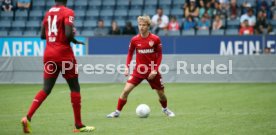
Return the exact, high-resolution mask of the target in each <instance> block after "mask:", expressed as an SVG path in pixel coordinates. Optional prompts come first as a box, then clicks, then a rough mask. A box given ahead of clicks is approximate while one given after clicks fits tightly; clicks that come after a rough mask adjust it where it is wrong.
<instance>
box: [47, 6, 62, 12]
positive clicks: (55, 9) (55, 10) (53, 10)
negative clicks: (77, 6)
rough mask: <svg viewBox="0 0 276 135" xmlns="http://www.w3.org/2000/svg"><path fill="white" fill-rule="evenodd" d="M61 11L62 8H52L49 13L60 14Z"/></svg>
mask: <svg viewBox="0 0 276 135" xmlns="http://www.w3.org/2000/svg"><path fill="white" fill-rule="evenodd" d="M59 10H60V8H54V7H53V8H51V9H50V10H49V12H58V11H59Z"/></svg>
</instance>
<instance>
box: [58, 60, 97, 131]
mask: <svg viewBox="0 0 276 135" xmlns="http://www.w3.org/2000/svg"><path fill="white" fill-rule="evenodd" d="M72 64H73V67H72V68H71V69H68V70H66V71H65V73H64V74H62V75H63V77H64V78H65V79H66V81H67V84H68V86H69V88H70V91H71V93H70V97H71V103H72V108H73V112H74V120H75V127H76V129H74V132H92V131H94V130H95V127H93V126H85V125H84V124H83V123H82V120H81V94H80V84H79V79H78V73H77V72H76V71H77V70H76V67H75V66H76V65H75V64H76V61H75V60H74V61H73V63H72ZM65 66H66V64H65ZM62 68H66V67H62Z"/></svg>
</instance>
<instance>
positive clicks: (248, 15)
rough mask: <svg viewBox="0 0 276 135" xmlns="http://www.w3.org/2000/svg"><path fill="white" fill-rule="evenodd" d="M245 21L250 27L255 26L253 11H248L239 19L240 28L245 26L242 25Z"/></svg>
mask: <svg viewBox="0 0 276 135" xmlns="http://www.w3.org/2000/svg"><path fill="white" fill-rule="evenodd" d="M245 20H247V21H248V23H249V26H252V27H254V26H255V24H256V16H255V15H254V14H253V9H252V8H250V9H248V10H247V13H245V14H243V15H242V16H241V19H240V23H241V26H245V24H244V23H243V22H245Z"/></svg>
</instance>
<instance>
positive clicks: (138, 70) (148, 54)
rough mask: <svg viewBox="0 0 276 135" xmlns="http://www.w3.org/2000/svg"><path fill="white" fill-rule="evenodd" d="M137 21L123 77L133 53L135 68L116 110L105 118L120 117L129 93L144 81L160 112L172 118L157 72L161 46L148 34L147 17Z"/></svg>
mask: <svg viewBox="0 0 276 135" xmlns="http://www.w3.org/2000/svg"><path fill="white" fill-rule="evenodd" d="M137 21H138V27H139V34H138V35H136V36H134V37H133V38H132V39H131V41H130V45H129V51H128V56H127V62H126V66H127V69H126V71H125V75H126V76H127V75H128V74H129V64H130V61H131V60H132V56H133V53H134V51H136V66H135V69H134V71H133V74H132V75H131V76H130V77H129V79H128V81H127V83H126V85H125V88H124V89H123V91H122V93H121V95H120V97H119V100H118V104H117V109H116V110H115V112H112V113H110V114H108V115H107V118H114V117H119V116H120V113H121V110H122V109H123V107H124V105H125V104H126V102H127V98H128V95H129V93H130V92H131V91H132V90H133V89H134V88H135V87H136V86H137V85H139V84H140V83H141V82H142V81H143V80H144V79H146V80H147V81H148V83H149V84H150V86H151V88H152V89H155V90H156V92H157V94H158V96H159V101H160V104H161V106H162V111H163V112H164V113H165V115H167V116H168V117H174V116H175V114H174V113H173V112H172V111H171V110H169V109H168V108H167V98H166V95H165V92H164V86H163V84H162V77H161V75H160V73H159V72H158V67H159V65H160V63H161V60H162V45H161V41H160V38H159V37H158V36H156V35H154V34H152V33H150V32H149V28H150V25H151V21H150V18H149V16H139V17H138V19H137Z"/></svg>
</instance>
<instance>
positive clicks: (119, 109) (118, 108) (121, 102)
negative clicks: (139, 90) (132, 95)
mask: <svg viewBox="0 0 276 135" xmlns="http://www.w3.org/2000/svg"><path fill="white" fill-rule="evenodd" d="M126 102H127V100H124V99H121V98H119V99H118V105H117V110H118V111H121V110H122V109H123V107H124V105H125V104H126Z"/></svg>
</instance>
